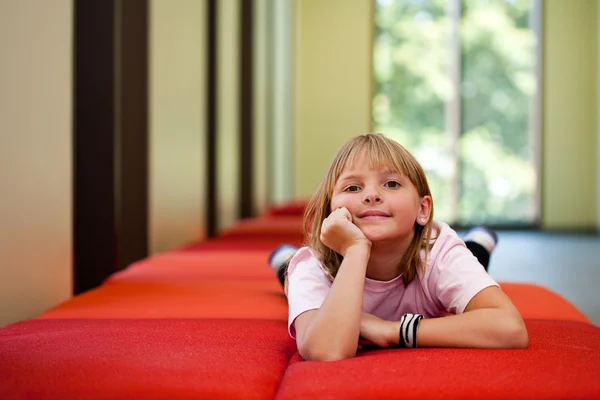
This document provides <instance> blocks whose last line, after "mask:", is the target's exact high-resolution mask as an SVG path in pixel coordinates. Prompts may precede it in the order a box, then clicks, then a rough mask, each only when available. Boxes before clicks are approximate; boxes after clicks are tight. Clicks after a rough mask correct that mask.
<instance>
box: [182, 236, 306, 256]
mask: <svg viewBox="0 0 600 400" xmlns="http://www.w3.org/2000/svg"><path fill="white" fill-rule="evenodd" d="M302 243H303V238H302V235H300V234H297V233H296V234H282V233H270V234H266V233H262V234H261V235H260V236H259V235H253V234H251V233H250V234H245V235H233V236H227V237H217V238H215V239H211V240H202V241H198V242H191V243H188V244H186V245H184V246H181V247H179V248H177V249H175V250H174V251H181V252H199V251H217V250H227V251H229V252H232V253H233V252H239V251H244V252H247V251H273V250H275V249H276V248H277V247H279V246H281V245H282V244H291V245H293V246H296V247H300V246H301V245H302Z"/></svg>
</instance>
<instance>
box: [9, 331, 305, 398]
mask: <svg viewBox="0 0 600 400" xmlns="http://www.w3.org/2000/svg"><path fill="white" fill-rule="evenodd" d="M295 349H296V346H295V343H294V342H293V341H292V340H291V339H290V338H289V337H288V335H287V332H286V326H285V323H283V322H280V321H263V320H252V321H249V320H241V319H237V320H210V319H203V320H189V319H186V320H177V319H163V320H148V319H147V320H114V319H107V320H34V321H27V322H22V323H17V324H13V325H11V326H8V327H5V328H4V329H1V330H0V398H1V399H2V400H13V399H14V400H17V399H18V400H22V399H44V400H54V399H56V400H71V399H127V400H130V399H161V400H162V399H234V398H236V399H242V398H244V399H250V398H254V399H272V398H273V397H274V396H275V393H276V391H277V388H278V387H279V384H280V381H281V378H282V376H283V372H284V370H285V368H286V367H287V365H288V363H289V359H290V357H291V355H292V354H293V352H294V351H295Z"/></svg>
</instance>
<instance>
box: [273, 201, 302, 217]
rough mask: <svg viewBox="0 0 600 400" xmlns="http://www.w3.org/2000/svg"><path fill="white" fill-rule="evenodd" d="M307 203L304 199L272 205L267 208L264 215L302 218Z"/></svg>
mask: <svg viewBox="0 0 600 400" xmlns="http://www.w3.org/2000/svg"><path fill="white" fill-rule="evenodd" d="M307 204H308V201H307V200H306V199H297V200H290V201H287V202H285V203H280V204H273V205H271V206H270V207H269V208H267V211H266V215H270V216H291V215H295V216H302V215H303V214H304V209H305V208H306V205H307Z"/></svg>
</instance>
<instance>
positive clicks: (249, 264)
mask: <svg viewBox="0 0 600 400" xmlns="http://www.w3.org/2000/svg"><path fill="white" fill-rule="evenodd" d="M270 253H271V252H270V251H268V250H256V251H237V252H231V251H227V250H205V251H199V252H179V251H173V252H167V253H162V254H158V255H156V256H153V257H150V258H147V259H144V260H141V261H138V262H136V263H134V264H132V265H130V266H129V267H127V268H126V269H124V270H122V271H120V272H117V273H115V274H113V275H112V276H111V277H110V278H109V279H108V281H110V282H114V281H118V282H179V281H182V282H190V281H192V282H198V281H200V280H203V279H206V280H215V279H217V280H231V279H233V280H268V281H273V282H277V277H276V276H275V274H274V273H273V271H272V270H271V268H269V265H268V258H269V255H270Z"/></svg>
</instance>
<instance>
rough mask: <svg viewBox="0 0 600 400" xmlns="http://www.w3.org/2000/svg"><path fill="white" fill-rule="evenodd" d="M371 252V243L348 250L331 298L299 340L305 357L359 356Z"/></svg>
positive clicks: (328, 295) (335, 357)
mask: <svg viewBox="0 0 600 400" xmlns="http://www.w3.org/2000/svg"><path fill="white" fill-rule="evenodd" d="M369 255H370V248H369V247H368V246H362V245H361V246H356V247H351V248H349V249H348V250H347V252H346V256H345V257H344V260H343V261H342V265H341V266H340V269H339V271H338V274H337V276H336V278H335V280H334V282H333V284H332V285H331V288H330V289H329V293H328V294H327V298H326V299H325V301H324V302H323V305H322V306H321V308H319V310H317V313H316V315H315V318H314V319H313V320H312V321H311V323H310V325H309V326H308V327H307V330H306V333H305V335H304V339H303V343H299V350H300V353H301V354H302V356H303V357H304V358H305V359H311V360H319V361H332V360H340V359H344V358H350V357H354V356H355V355H356V348H357V343H358V336H359V334H360V320H361V315H362V302H363V291H364V284H365V275H366V268H367V263H368V261H369Z"/></svg>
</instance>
